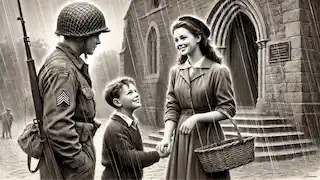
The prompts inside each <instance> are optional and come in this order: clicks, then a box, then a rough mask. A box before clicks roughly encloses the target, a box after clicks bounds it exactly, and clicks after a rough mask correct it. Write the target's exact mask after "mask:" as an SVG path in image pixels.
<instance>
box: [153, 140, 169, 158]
mask: <svg viewBox="0 0 320 180" xmlns="http://www.w3.org/2000/svg"><path fill="white" fill-rule="evenodd" d="M156 150H157V151H158V153H159V155H160V157H161V158H164V157H168V156H169V154H170V152H171V143H170V140H165V139H162V141H161V142H160V143H159V144H158V145H157V147H156Z"/></svg>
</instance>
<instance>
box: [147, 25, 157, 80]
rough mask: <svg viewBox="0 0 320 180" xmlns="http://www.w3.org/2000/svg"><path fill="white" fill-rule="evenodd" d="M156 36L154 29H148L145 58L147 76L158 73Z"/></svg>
mask: <svg viewBox="0 0 320 180" xmlns="http://www.w3.org/2000/svg"><path fill="white" fill-rule="evenodd" d="M157 54H158V50H157V34H156V31H155V29H154V28H151V29H150V32H149V37H148V47H147V57H148V70H149V74H156V73H157V72H158V60H157Z"/></svg>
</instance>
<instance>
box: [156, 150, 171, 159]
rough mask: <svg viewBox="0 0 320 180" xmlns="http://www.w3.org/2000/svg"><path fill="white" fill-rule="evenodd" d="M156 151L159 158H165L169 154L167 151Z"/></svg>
mask: <svg viewBox="0 0 320 180" xmlns="http://www.w3.org/2000/svg"><path fill="white" fill-rule="evenodd" d="M157 152H158V153H159V156H160V157H161V158H165V157H168V156H169V155H170V152H168V151H164V152H161V151H160V150H158V149H157Z"/></svg>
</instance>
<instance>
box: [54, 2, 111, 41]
mask: <svg viewBox="0 0 320 180" xmlns="http://www.w3.org/2000/svg"><path fill="white" fill-rule="evenodd" d="M102 32H110V30H109V29H108V28H107V27H106V22H105V18H104V16H103V14H102V12H101V11H100V10H99V9H98V8H97V7H96V6H94V5H92V4H90V3H87V2H76V3H71V4H69V5H67V6H65V7H64V8H63V9H62V10H61V11H60V13H59V16H58V21H57V29H56V32H55V33H56V34H57V35H59V36H60V35H61V36H72V37H85V36H90V35H92V34H95V33H102Z"/></svg>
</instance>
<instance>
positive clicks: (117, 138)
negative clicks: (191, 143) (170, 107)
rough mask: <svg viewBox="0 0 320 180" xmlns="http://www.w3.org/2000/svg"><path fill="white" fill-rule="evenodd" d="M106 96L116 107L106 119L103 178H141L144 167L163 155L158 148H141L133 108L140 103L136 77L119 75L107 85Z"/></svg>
mask: <svg viewBox="0 0 320 180" xmlns="http://www.w3.org/2000/svg"><path fill="white" fill-rule="evenodd" d="M105 100H106V101H107V103H108V104H109V105H111V106H112V107H114V108H116V112H115V113H114V114H113V115H111V118H110V120H109V122H108V125H107V128H106V131H105V134H104V138H103V147H102V165H103V166H105V170H104V172H103V174H102V179H141V178H142V175H143V168H144V167H147V166H150V165H152V164H154V163H156V162H158V161H159V159H160V157H162V158H163V157H165V156H166V155H165V154H162V153H160V152H158V151H150V152H144V151H143V144H142V139H141V134H140V131H139V128H138V127H137V119H136V118H135V117H134V115H133V112H134V110H136V109H138V108H139V107H140V106H141V103H140V95H139V93H138V92H137V89H136V86H135V81H134V80H133V79H131V78H129V77H121V78H118V79H116V80H114V81H113V82H111V83H110V84H108V85H107V87H106V90H105Z"/></svg>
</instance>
